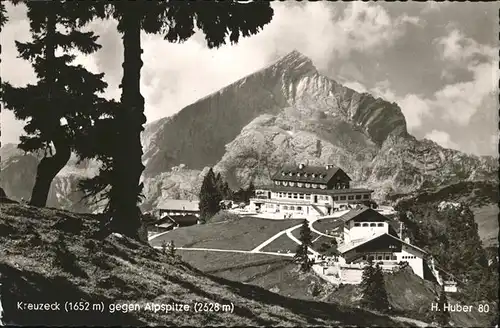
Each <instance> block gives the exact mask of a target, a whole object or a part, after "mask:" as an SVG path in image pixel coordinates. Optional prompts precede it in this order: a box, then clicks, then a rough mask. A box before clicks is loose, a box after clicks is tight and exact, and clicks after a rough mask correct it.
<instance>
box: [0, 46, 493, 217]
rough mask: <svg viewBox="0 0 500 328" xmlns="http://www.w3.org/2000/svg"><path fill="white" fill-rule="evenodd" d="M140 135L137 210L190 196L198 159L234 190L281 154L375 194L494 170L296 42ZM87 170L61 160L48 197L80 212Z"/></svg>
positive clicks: (14, 171) (27, 167) (22, 164)
mask: <svg viewBox="0 0 500 328" xmlns="http://www.w3.org/2000/svg"><path fill="white" fill-rule="evenodd" d="M142 143H143V146H144V158H143V160H144V163H145V165H146V169H145V171H144V184H145V190H144V193H145V196H146V200H145V203H144V205H143V208H144V209H145V210H148V209H150V208H152V207H154V206H155V205H156V204H157V202H158V201H159V200H161V199H164V198H177V197H181V198H195V197H196V196H197V193H198V190H199V186H200V185H201V180H202V177H203V176H204V172H205V171H204V170H206V167H207V166H215V170H216V171H219V172H221V174H222V175H223V176H224V178H225V179H226V180H228V182H229V184H230V187H231V188H233V189H238V188H240V187H242V186H243V187H244V186H246V185H247V184H248V183H249V181H250V180H252V179H254V180H255V182H256V183H257V184H258V183H266V182H268V181H269V175H270V174H272V173H274V171H275V170H276V169H278V168H279V167H280V166H281V165H282V164H283V163H294V162H295V163H300V162H304V163H309V164H311V165H313V164H318V165H324V164H326V163H335V164H336V165H338V166H340V167H341V168H342V169H344V171H346V173H348V174H349V175H350V176H351V177H352V179H353V180H354V184H355V185H356V186H359V187H362V186H364V187H370V188H372V189H375V190H376V193H375V197H376V198H377V199H379V200H381V199H384V198H385V197H386V196H387V195H388V194H392V193H408V192H413V191H415V190H418V189H420V188H422V187H438V186H441V185H446V184H449V183H457V182H460V181H479V180H491V181H497V179H498V177H497V174H496V172H497V169H498V163H497V162H496V161H495V160H493V159H492V158H489V157H477V156H473V155H468V154H464V153H461V152H459V151H456V150H451V149H445V148H443V147H441V146H439V145H437V144H436V143H434V142H432V141H429V140H425V139H424V140H417V139H416V138H414V137H413V136H411V135H410V134H409V133H408V131H407V128H406V121H405V117H404V115H403V114H402V111H401V109H400V108H399V106H398V105H397V104H395V103H390V102H387V101H385V100H383V99H380V98H375V97H373V96H372V95H370V94H368V93H358V92H356V91H354V90H352V89H349V88H347V87H344V86H342V85H341V84H339V83H337V82H336V81H334V80H333V79H331V78H329V77H327V76H325V75H323V74H322V73H321V72H319V71H318V70H317V69H316V68H315V66H314V64H313V62H312V61H311V60H310V59H309V58H307V57H305V56H304V55H302V54H300V53H299V52H296V51H294V52H292V53H290V54H288V55H286V56H284V57H282V58H280V59H279V60H277V61H276V62H275V63H272V64H271V65H269V66H267V67H264V68H262V69H261V70H259V71H257V72H255V73H253V74H251V75H248V76H246V77H245V78H243V79H240V80H238V81H236V82H234V83H232V84H231V85H228V86H227V87H225V88H223V89H221V90H219V91H217V92H215V93H213V94H211V95H207V96H206V97H204V98H202V99H200V100H198V101H197V102H195V103H193V104H191V105H189V106H187V107H185V108H183V109H182V110H180V111H179V112H178V113H177V114H175V115H173V116H172V117H167V118H163V119H160V120H158V121H155V122H152V123H150V124H148V125H147V126H146V129H145V131H144V133H143V135H142ZM6 146H7V145H6ZM6 146H5V147H6ZM9 147H11V146H9ZM2 148H3V147H2ZM11 148H12V147H11ZM11 148H9V150H8V151H3V150H2V151H0V152H1V153H2V168H3V170H2V176H1V181H0V186H1V187H3V188H4V190H5V191H6V192H7V195H9V197H12V198H15V199H20V197H21V196H22V197H24V198H27V197H29V191H30V190H31V186H32V184H33V181H34V172H33V170H34V167H35V164H36V161H35V160H34V159H33V158H31V159H23V160H21V157H22V156H23V155H19V154H17V155H15V156H14V157H12V155H3V153H12V152H13V151H12V149H11ZM95 169H96V163H92V162H88V163H84V164H80V165H79V166H77V165H76V164H75V163H74V162H72V163H70V165H68V168H67V170H66V173H61V174H60V175H59V177H58V178H57V179H56V182H55V183H54V184H53V186H52V190H51V195H52V196H51V198H50V205H51V206H57V207H60V208H65V209H70V210H73V211H84V210H85V205H86V204H83V205H82V204H75V199H78V198H79V196H80V195H78V194H74V195H70V194H71V193H75V192H74V191H75V190H76V183H77V180H78V178H79V177H81V176H88V175H92V174H95ZM20 172H22V173H24V174H22V175H20ZM21 176H22V177H23V179H21V178H20V177H21ZM95 209H96V207H92V208H90V210H91V211H93V210H95Z"/></svg>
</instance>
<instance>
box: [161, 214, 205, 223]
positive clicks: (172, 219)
mask: <svg viewBox="0 0 500 328" xmlns="http://www.w3.org/2000/svg"><path fill="white" fill-rule="evenodd" d="M158 222H160V224H164V223H169V224H174V225H178V226H190V225H195V224H197V223H198V217H197V216H196V215H192V214H187V215H172V216H170V215H168V214H165V215H164V216H163V217H161V218H160V219H159V220H158Z"/></svg>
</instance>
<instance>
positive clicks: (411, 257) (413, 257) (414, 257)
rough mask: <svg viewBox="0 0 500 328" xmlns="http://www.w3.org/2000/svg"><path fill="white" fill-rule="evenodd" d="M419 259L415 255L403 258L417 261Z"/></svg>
mask: <svg viewBox="0 0 500 328" xmlns="http://www.w3.org/2000/svg"><path fill="white" fill-rule="evenodd" d="M416 258H417V257H416V256H414V255H405V256H403V259H416Z"/></svg>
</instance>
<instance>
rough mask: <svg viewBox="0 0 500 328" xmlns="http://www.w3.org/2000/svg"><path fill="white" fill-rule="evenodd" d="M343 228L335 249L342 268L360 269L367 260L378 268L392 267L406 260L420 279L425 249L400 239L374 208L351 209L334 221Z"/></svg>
mask: <svg viewBox="0 0 500 328" xmlns="http://www.w3.org/2000/svg"><path fill="white" fill-rule="evenodd" d="M334 225H336V226H340V227H341V228H342V229H343V242H342V243H341V244H340V245H339V247H338V250H339V252H340V253H341V255H342V259H341V261H340V263H341V264H342V265H344V267H345V268H357V269H358V270H361V269H362V268H363V267H364V263H366V262H367V261H368V260H369V259H371V260H373V262H374V263H379V264H380V265H381V267H382V269H385V270H392V269H393V268H395V267H396V266H398V263H399V262H408V264H409V266H410V267H411V268H412V269H413V272H414V273H415V274H416V275H418V276H419V277H420V278H422V279H423V278H424V258H425V256H426V254H427V253H426V252H425V251H424V250H423V249H421V248H419V247H417V246H415V245H412V244H410V243H409V241H408V240H406V241H404V240H402V239H400V238H399V237H398V236H397V235H396V232H395V231H394V229H392V227H391V226H390V225H389V219H388V218H386V217H385V216H383V215H382V214H380V213H378V212H377V211H375V210H373V209H371V208H368V207H363V208H360V209H353V210H351V211H349V212H348V213H346V214H345V215H343V216H341V217H339V218H338V220H337V221H336V222H335V223H334Z"/></svg>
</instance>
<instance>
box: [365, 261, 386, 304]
mask: <svg viewBox="0 0 500 328" xmlns="http://www.w3.org/2000/svg"><path fill="white" fill-rule="evenodd" d="M361 291H362V295H363V297H362V299H361V304H363V306H365V307H367V308H370V309H374V310H378V311H387V310H388V309H389V300H388V296H387V291H386V289H385V282H384V274H383V272H382V268H381V267H380V266H379V265H378V263H377V264H376V266H373V261H372V260H371V259H369V260H368V265H367V266H366V267H365V268H364V269H363V276H362V281H361Z"/></svg>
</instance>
